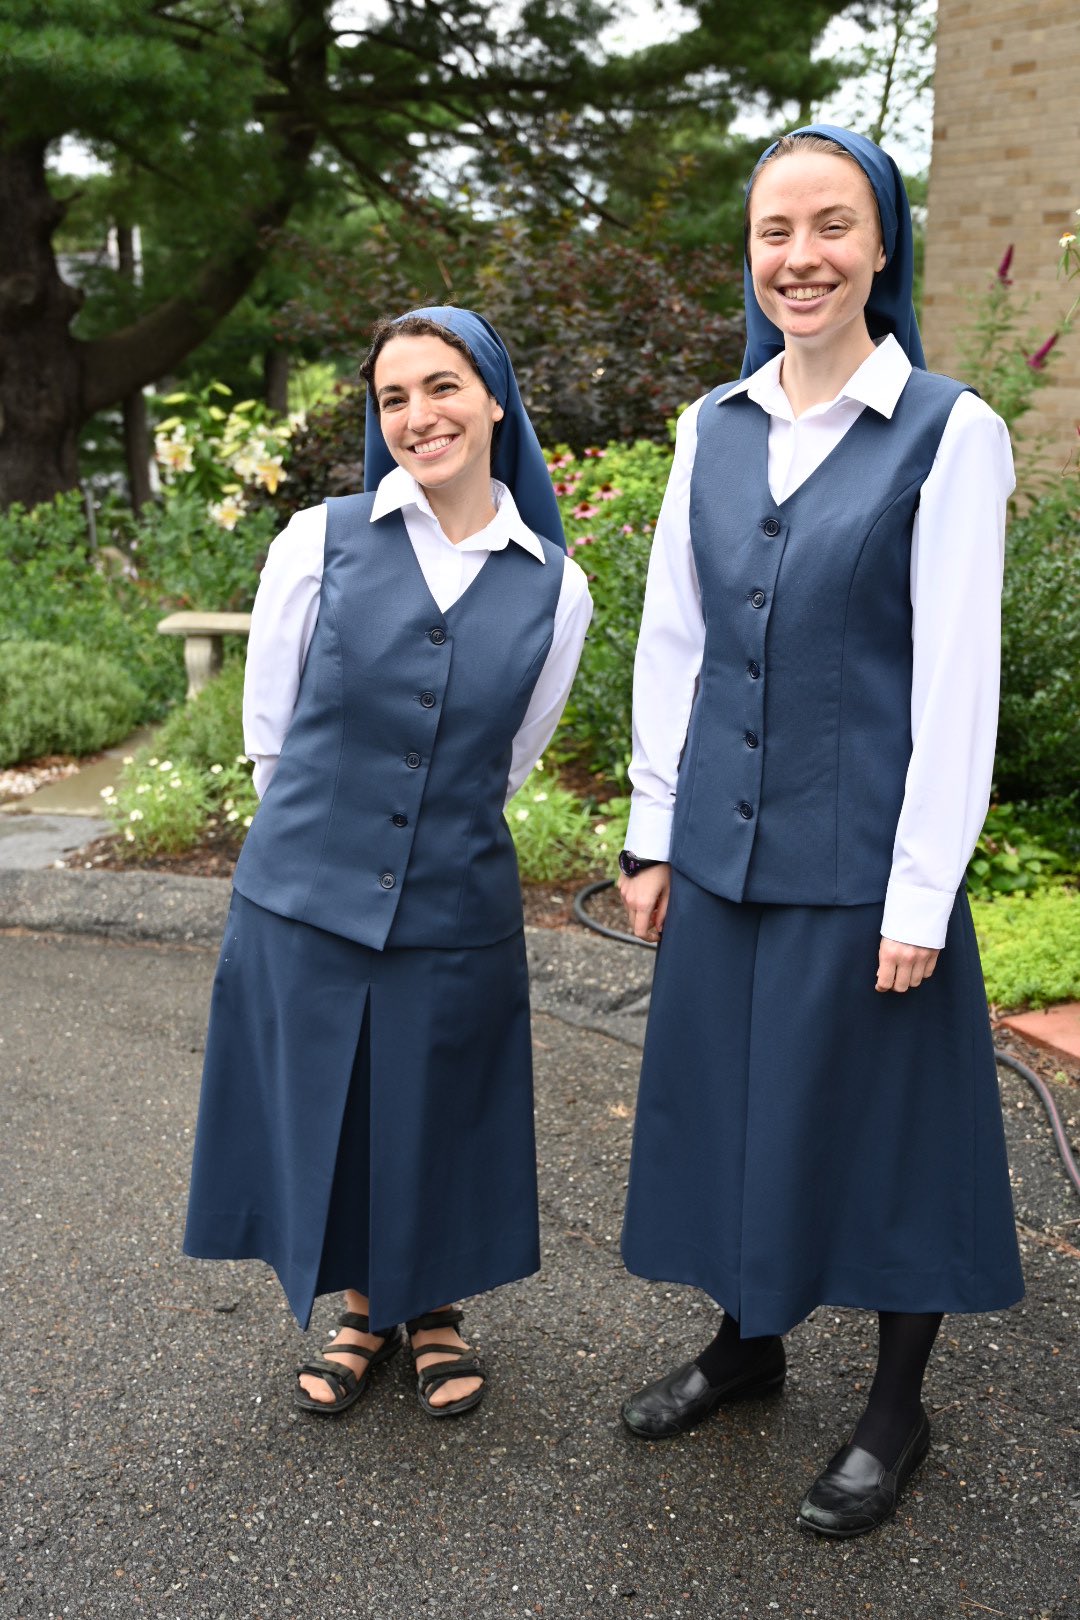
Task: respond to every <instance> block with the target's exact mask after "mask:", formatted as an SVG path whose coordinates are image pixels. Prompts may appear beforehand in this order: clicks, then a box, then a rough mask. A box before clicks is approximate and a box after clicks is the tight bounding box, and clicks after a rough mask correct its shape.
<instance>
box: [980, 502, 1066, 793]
mask: <svg viewBox="0 0 1080 1620" xmlns="http://www.w3.org/2000/svg"><path fill="white" fill-rule="evenodd" d="M1001 629H1002V661H1001V719H1000V724H999V727H998V752H997V769H996V777H997V784H998V788H999V790H1000V792H1001V794H1002V796H1003V797H1006V798H1039V797H1041V796H1042V795H1044V794H1068V793H1072V792H1074V791H1075V789H1076V784H1077V782H1078V781H1080V485H1078V482H1077V480H1076V478H1075V477H1072V478H1068V479H1062V480H1059V481H1058V482H1056V483H1055V484H1054V485H1053V486H1052V487H1051V488H1050V489H1049V490H1047V491H1046V493H1044V494H1042V495H1040V496H1039V498H1038V499H1037V500H1034V501H1033V502H1032V503H1031V505H1030V506H1029V507H1028V509H1027V510H1026V511H1025V512H1024V513H1023V514H1022V515H1021V516H1019V517H1017V518H1015V519H1014V520H1013V521H1012V522H1011V524H1010V526H1009V533H1008V540H1007V544H1006V552H1005V587H1004V595H1003V597H1002V624H1001Z"/></svg>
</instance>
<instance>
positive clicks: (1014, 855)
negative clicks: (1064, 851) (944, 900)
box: [967, 804, 1068, 900]
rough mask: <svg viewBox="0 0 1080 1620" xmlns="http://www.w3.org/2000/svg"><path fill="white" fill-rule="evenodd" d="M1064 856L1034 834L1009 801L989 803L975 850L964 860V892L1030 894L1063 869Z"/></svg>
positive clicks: (988, 896)
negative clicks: (965, 864)
mask: <svg viewBox="0 0 1080 1620" xmlns="http://www.w3.org/2000/svg"><path fill="white" fill-rule="evenodd" d="M1067 867H1068V863H1067V860H1066V858H1065V857H1063V856H1062V855H1060V854H1058V853H1057V852H1056V851H1055V850H1053V849H1049V848H1047V846H1046V845H1045V844H1043V843H1042V842H1040V840H1039V839H1038V838H1037V837H1035V836H1034V834H1033V833H1032V832H1031V831H1030V829H1029V828H1028V827H1026V826H1025V825H1024V820H1023V812H1022V811H1021V810H1019V809H1018V808H1017V806H1015V805H1012V804H992V805H991V806H990V809H989V812H988V813H987V817H986V821H985V822H984V823H983V829H982V832H981V833H980V834H979V841H978V843H977V844H976V846H975V853H974V855H973V856H972V857H971V860H970V862H969V863H968V870H967V886H968V893H969V894H971V895H972V896H974V897H977V898H978V899H980V900H993V899H994V898H995V896H997V895H1005V894H1021V893H1031V892H1032V891H1033V890H1035V889H1040V888H1045V887H1046V885H1047V884H1048V883H1049V882H1051V881H1052V880H1053V879H1054V878H1055V877H1056V876H1057V875H1058V874H1060V873H1062V872H1064V871H1065V870H1067Z"/></svg>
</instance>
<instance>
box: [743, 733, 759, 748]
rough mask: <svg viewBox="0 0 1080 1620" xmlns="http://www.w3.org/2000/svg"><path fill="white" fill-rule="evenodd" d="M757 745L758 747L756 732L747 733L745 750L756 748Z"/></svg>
mask: <svg viewBox="0 0 1080 1620" xmlns="http://www.w3.org/2000/svg"><path fill="white" fill-rule="evenodd" d="M757 745H758V735H757V732H756V731H748V732H747V733H746V746H747V748H756V747H757Z"/></svg>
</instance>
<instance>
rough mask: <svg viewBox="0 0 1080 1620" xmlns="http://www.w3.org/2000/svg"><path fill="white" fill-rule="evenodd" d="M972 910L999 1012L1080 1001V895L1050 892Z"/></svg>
mask: <svg viewBox="0 0 1080 1620" xmlns="http://www.w3.org/2000/svg"><path fill="white" fill-rule="evenodd" d="M971 910H972V915H973V916H974V919H975V932H976V935H977V936H978V940H979V952H980V954H981V956H982V965H983V977H984V978H985V980H986V994H987V996H988V998H989V1000H990V1001H991V1002H992V1003H993V1004H994V1005H995V1006H996V1007H1009V1008H1014V1007H1022V1006H1030V1007H1045V1006H1048V1005H1049V1004H1050V1003H1051V1002H1055V1001H1075V1000H1080V893H1077V891H1076V890H1075V889H1064V888H1056V889H1045V890H1043V891H1041V892H1040V893H1038V894H1035V895H1032V896H1031V897H1030V898H1029V899H1014V900H992V901H990V900H975V901H973V902H972V907H971Z"/></svg>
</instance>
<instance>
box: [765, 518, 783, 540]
mask: <svg viewBox="0 0 1080 1620" xmlns="http://www.w3.org/2000/svg"><path fill="white" fill-rule="evenodd" d="M761 528H762V531H763V533H765V534H767V535H768V537H769V539H770V540H775V538H776V536H777V535H778V534H779V533H780V525H779V523H777V521H776V519H775V518H766V519H765V521H764V523H763V524H762V525H761Z"/></svg>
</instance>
